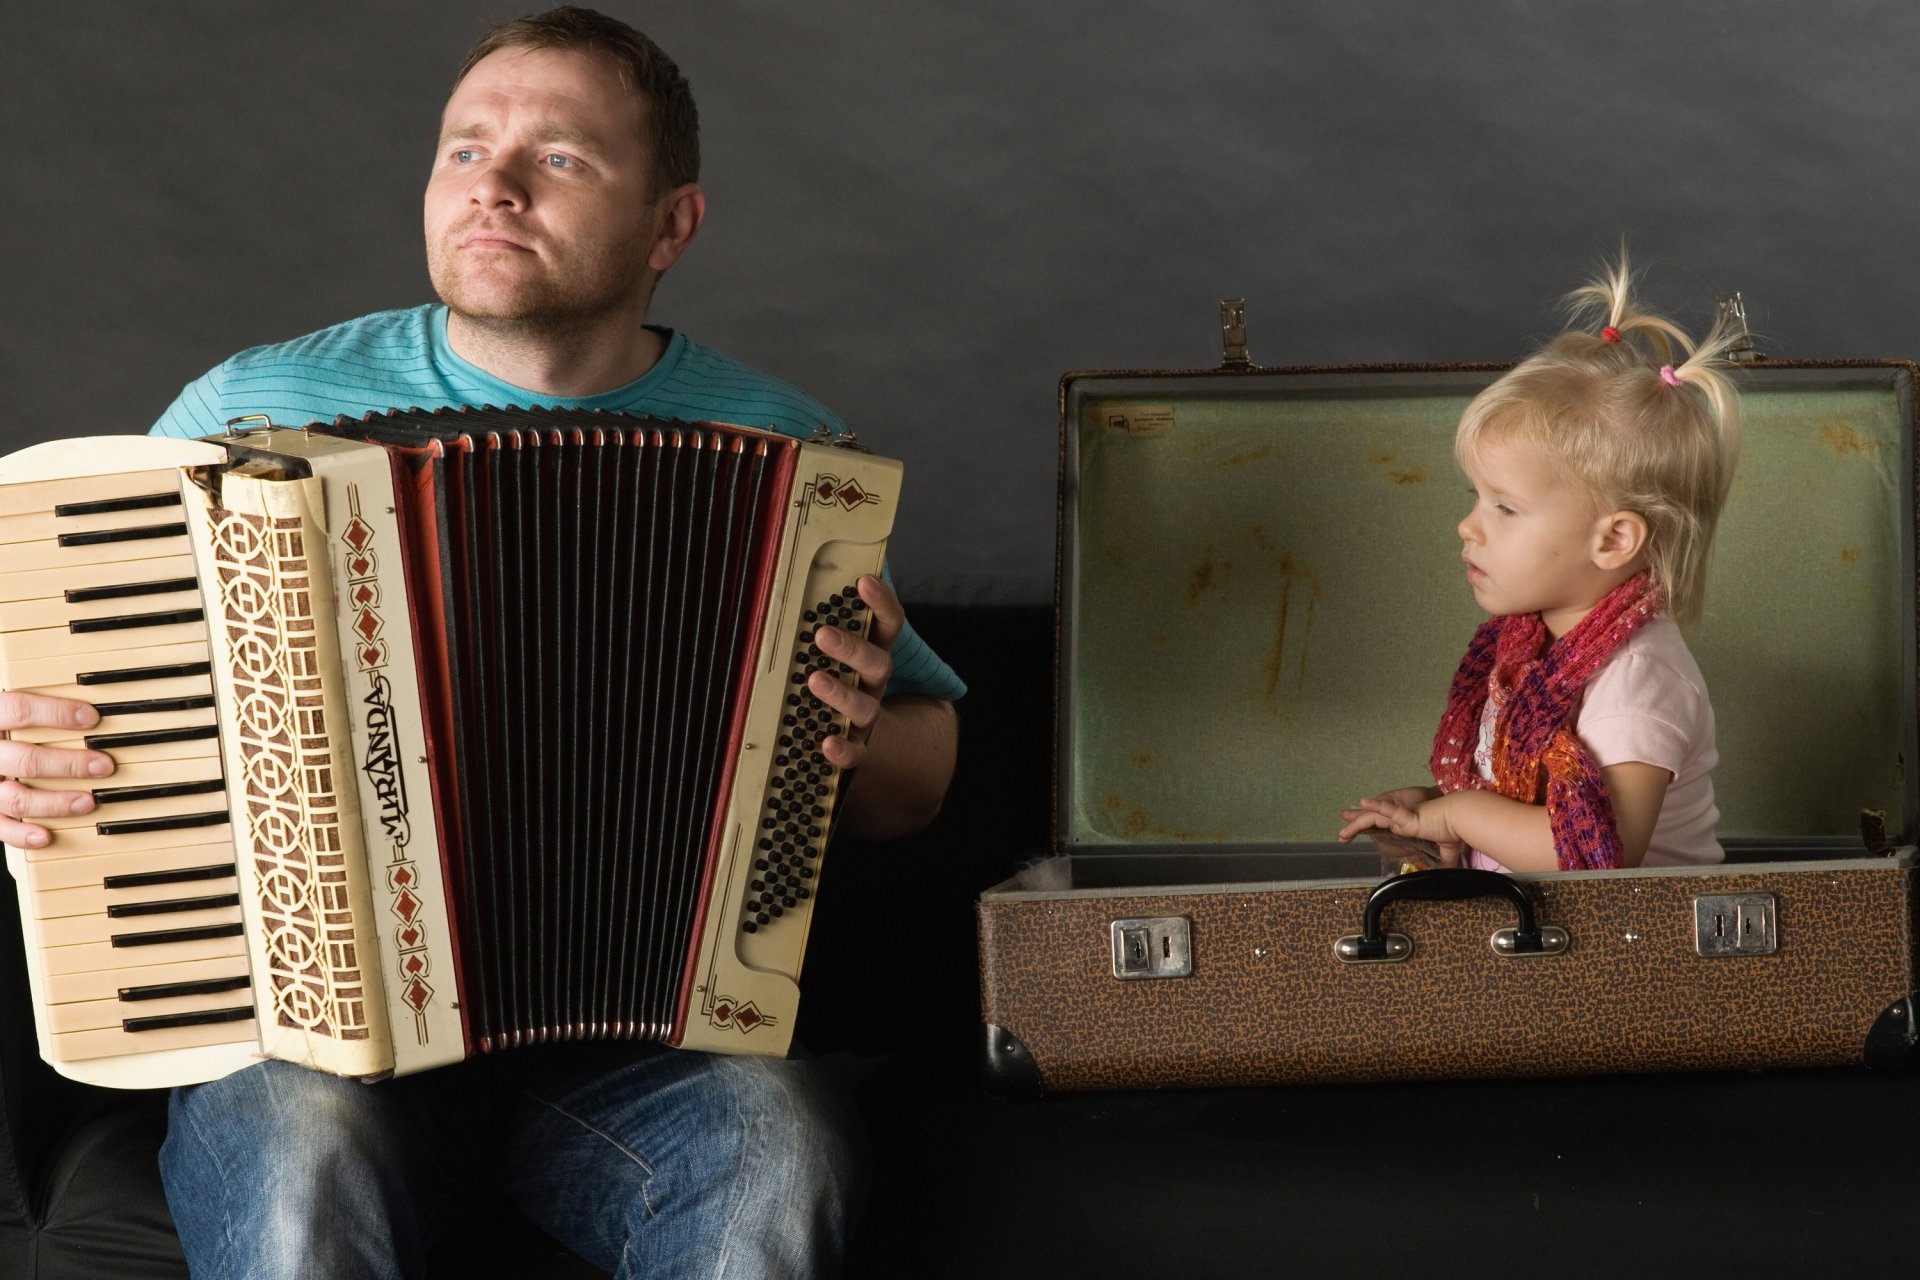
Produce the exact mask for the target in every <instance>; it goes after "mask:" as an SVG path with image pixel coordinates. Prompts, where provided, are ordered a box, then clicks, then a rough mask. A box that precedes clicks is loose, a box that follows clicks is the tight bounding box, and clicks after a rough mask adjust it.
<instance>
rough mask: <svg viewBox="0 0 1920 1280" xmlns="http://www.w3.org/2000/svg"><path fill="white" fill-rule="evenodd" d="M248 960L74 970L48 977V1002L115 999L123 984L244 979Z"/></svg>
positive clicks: (227, 958)
mask: <svg viewBox="0 0 1920 1280" xmlns="http://www.w3.org/2000/svg"><path fill="white" fill-rule="evenodd" d="M246 976H247V959H246V957H245V956H244V955H241V956H214V957H212V958H210V959H205V960H177V961H172V962H165V961H157V962H155V963H152V964H143V965H126V966H122V967H120V968H107V969H95V970H92V971H91V972H87V973H70V974H65V975H62V976H60V977H55V978H49V979H48V980H47V1003H48V1004H49V1005H50V1006H51V1005H61V1004H72V1003H74V1002H76V1001H82V1000H111V999H113V998H114V997H115V995H116V993H118V992H119V990H120V989H121V988H122V987H139V986H149V985H152V984H154V983H160V982H202V981H207V980H211V979H218V978H234V977H240V978H244V977H246Z"/></svg>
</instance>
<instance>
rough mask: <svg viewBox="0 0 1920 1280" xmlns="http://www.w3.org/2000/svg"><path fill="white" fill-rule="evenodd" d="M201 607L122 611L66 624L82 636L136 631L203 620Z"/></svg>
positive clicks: (69, 631) (203, 612)
mask: <svg viewBox="0 0 1920 1280" xmlns="http://www.w3.org/2000/svg"><path fill="white" fill-rule="evenodd" d="M206 616H207V615H206V611H205V610H203V609H168V610H164V611H162V612H159V613H123V614H120V615H118V616H116V617H112V618H75V619H74V620H73V621H71V622H69V623H68V624H67V632H68V634H70V635H76V636H84V635H91V634H94V633H95V632H100V631H137V630H139V629H140V628H142V627H169V626H173V625H174V624H176V623H180V622H203V621H205V620H206Z"/></svg>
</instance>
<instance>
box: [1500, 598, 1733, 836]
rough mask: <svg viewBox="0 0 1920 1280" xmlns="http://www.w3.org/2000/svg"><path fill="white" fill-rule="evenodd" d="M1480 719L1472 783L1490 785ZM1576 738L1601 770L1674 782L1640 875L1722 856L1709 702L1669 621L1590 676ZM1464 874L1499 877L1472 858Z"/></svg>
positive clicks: (1631, 641) (1631, 640)
mask: <svg viewBox="0 0 1920 1280" xmlns="http://www.w3.org/2000/svg"><path fill="white" fill-rule="evenodd" d="M1487 711H1488V714H1485V715H1483V716H1482V717H1481V719H1480V741H1479V744H1478V745H1477V746H1476V748H1475V749H1474V753H1473V761H1474V766H1475V768H1476V769H1477V770H1478V772H1479V774H1480V776H1481V777H1482V778H1486V779H1489V780H1490V779H1491V778H1492V777H1493V766H1492V763H1491V760H1490V757H1491V753H1492V750H1493V716H1492V714H1491V713H1492V706H1491V705H1489V706H1488V708H1487ZM1574 732H1575V733H1577V734H1578V735H1579V736H1580V742H1581V744H1582V745H1583V746H1585V747H1586V749H1587V752H1588V754H1590V755H1592V757H1593V762H1594V764H1595V765H1596V766H1597V767H1599V768H1602V769H1605V768H1607V767H1608V766H1610V765H1616V764H1625V763H1627V762H1628V761H1639V762H1640V763H1642V764H1651V765H1657V766H1659V767H1660V768H1662V769H1665V770H1666V771H1667V772H1669V773H1671V774H1672V775H1673V781H1672V782H1671V783H1670V784H1669V785H1668V787H1667V795H1666V799H1665V800H1664V801H1663V802H1662V803H1661V805H1660V817H1659V819H1658V820H1657V821H1656V822H1655V823H1654V827H1653V839H1652V841H1651V842H1650V843H1649V844H1648V845H1647V856H1646V858H1645V859H1643V860H1642V861H1641V864H1640V865H1641V866H1643V867H1683V866H1700V865H1703V864H1707V863H1715V862H1720V861H1722V860H1723V859H1724V858H1725V857H1726V853H1725V851H1724V850H1722V849H1721V848H1720V841H1719V840H1717V839H1716V838H1715V837H1714V834H1713V832H1714V827H1715V825H1716V824H1717V823H1718V822H1719V821H1720V810H1719V809H1718V808H1717V807H1716V806H1715V805H1714V802H1713V766H1714V765H1715V764H1717V763H1718V762H1719V760H1720V753H1719V751H1718V749H1716V748H1715V746H1714V741H1713V705H1712V704H1711V703H1710V702H1708V701H1707V682H1706V681H1705V680H1704V679H1702V678H1701V676H1700V666H1699V664H1698V663H1696V662H1695V661H1694V660H1693V654H1692V653H1690V652H1688V650H1687V642H1686V640H1685V639H1684V638H1682V636H1681V635H1680V628H1679V626H1678V625H1676V624H1675V622H1674V621H1673V619H1672V618H1669V617H1666V616H1665V615H1662V616H1660V617H1658V618H1655V619H1654V620H1653V621H1652V622H1649V623H1647V624H1646V625H1645V626H1643V627H1641V628H1640V629H1639V630H1637V631H1635V632H1634V633H1633V634H1632V635H1630V636H1628V637H1627V642H1626V643H1625V644H1623V645H1621V646H1620V648H1619V649H1618V650H1616V651H1615V653H1614V655H1613V656H1612V657H1611V658H1608V659H1607V662H1606V665H1605V666H1603V667H1601V668H1600V670H1599V671H1597V672H1595V673H1594V676H1593V679H1591V680H1589V681H1588V682H1587V690H1586V694H1585V695H1584V696H1583V698H1582V699H1581V702H1580V710H1579V713H1578V714H1577V715H1576V716H1575V718H1574ZM1467 865H1469V866H1474V867H1481V868H1484V869H1486V870H1489V871H1505V870H1506V868H1505V867H1503V866H1501V865H1500V864H1499V863H1498V862H1496V861H1494V860H1493V859H1492V858H1489V857H1488V856H1487V855H1486V854H1484V853H1481V852H1480V851H1479V850H1477V849H1476V850H1474V851H1472V853H1471V854H1470V855H1469V857H1468V860H1467Z"/></svg>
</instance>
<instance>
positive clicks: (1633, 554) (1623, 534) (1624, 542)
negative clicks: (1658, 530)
mask: <svg viewBox="0 0 1920 1280" xmlns="http://www.w3.org/2000/svg"><path fill="white" fill-rule="evenodd" d="M1646 546H1647V521H1646V517H1645V516H1641V515H1637V514H1635V513H1634V512H1631V511H1614V512H1610V513H1608V514H1607V515H1604V516H1601V517H1600V518H1599V520H1597V521H1595V523H1594V538H1593V563H1594V567H1595V568H1598V569H1605V570H1613V569H1623V568H1625V567H1626V566H1628V565H1630V564H1632V563H1633V562H1634V560H1636V559H1637V558H1638V557H1639V555H1640V553H1641V552H1642V551H1644V550H1646Z"/></svg>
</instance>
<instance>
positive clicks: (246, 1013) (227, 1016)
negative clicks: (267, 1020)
mask: <svg viewBox="0 0 1920 1280" xmlns="http://www.w3.org/2000/svg"><path fill="white" fill-rule="evenodd" d="M252 1016H253V1006H252V1005H250V1004H249V1005H242V1006H240V1007H239V1008H236V1009H208V1010H206V1011H204V1012H202V1013H168V1014H162V1015H160V1016H159V1017H157V1018H122V1019H121V1020H120V1029H121V1030H122V1031H162V1030H165V1029H166V1028H168V1027H203V1026H206V1025H208V1024H209V1023H214V1022H245V1021H246V1020H247V1019H248V1018H251V1017H252Z"/></svg>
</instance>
